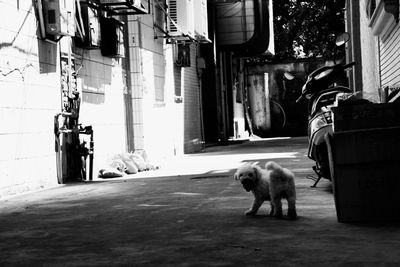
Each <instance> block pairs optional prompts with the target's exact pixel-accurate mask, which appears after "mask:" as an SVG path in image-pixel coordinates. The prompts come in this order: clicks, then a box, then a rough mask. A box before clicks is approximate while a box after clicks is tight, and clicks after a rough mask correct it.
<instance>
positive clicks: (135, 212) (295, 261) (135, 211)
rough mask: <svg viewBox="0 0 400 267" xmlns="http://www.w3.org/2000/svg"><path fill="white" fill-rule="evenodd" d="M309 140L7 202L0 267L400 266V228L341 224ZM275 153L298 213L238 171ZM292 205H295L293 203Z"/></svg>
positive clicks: (225, 153) (255, 146) (1, 207)
mask: <svg viewBox="0 0 400 267" xmlns="http://www.w3.org/2000/svg"><path fill="white" fill-rule="evenodd" d="M306 148H307V143H306V139H305V138H294V139H289V138H288V139H269V140H259V141H249V142H244V143H242V144H235V145H229V146H220V147H211V148H208V149H207V150H206V151H205V152H204V153H199V154H193V155H188V156H185V157H182V158H180V159H177V160H175V161H174V162H171V163H170V164H169V165H168V166H165V167H163V168H162V169H160V170H157V171H153V172H147V173H139V174H136V175H132V176H127V177H124V178H120V179H109V180H97V181H93V182H87V183H80V184H73V185H66V186H59V187H56V188H52V189H48V190H44V191H41V192H35V193H32V194H26V195H21V196H17V197H13V198H10V199H7V200H2V201H0V217H1V218H0V266H377V265H379V266H387V265H392V266H396V265H397V264H398V263H400V254H399V253H398V251H399V249H400V230H399V229H400V228H399V225H396V224H395V225H393V224H384V225H382V224H380V225H354V224H342V223H338V222H337V219H336V212H335V206H334V200H333V194H332V190H331V185H330V182H328V181H326V180H324V181H321V182H320V183H319V185H318V187H317V188H310V185H312V181H311V180H309V179H306V177H307V175H311V174H312V170H311V167H312V162H311V161H310V160H309V159H307V157H306V155H305V153H306ZM268 160H275V161H276V162H278V163H279V164H281V165H283V166H284V167H287V168H289V169H292V171H293V172H294V173H295V175H296V187H297V196H298V203H297V206H298V214H299V219H298V220H294V221H292V220H287V219H285V218H283V219H275V218H272V217H270V216H269V215H268V210H269V205H267V204H264V206H263V207H262V208H261V210H260V212H259V215H257V216H255V217H249V216H244V215H243V213H244V211H245V210H246V209H248V208H249V206H250V204H251V201H252V197H251V194H250V193H247V192H245V191H244V190H243V189H242V188H241V186H240V185H239V184H238V182H237V181H235V180H234V179H233V173H234V171H235V169H236V167H237V166H238V164H241V163H243V162H258V163H259V164H260V165H264V164H265V162H266V161H268ZM284 208H285V209H284V210H286V203H285V205H284Z"/></svg>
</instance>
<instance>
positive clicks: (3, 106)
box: [0, 0, 209, 197]
mask: <svg viewBox="0 0 400 267" xmlns="http://www.w3.org/2000/svg"><path fill="white" fill-rule="evenodd" d="M50 2H52V3H58V4H59V5H60V6H56V7H54V6H51V3H50ZM102 2H104V1H90V0H89V1H78V0H77V1H68V4H71V3H72V6H69V7H68V6H62V5H63V3H65V2H63V1H47V0H35V1H14V0H6V1H1V2H0V34H1V35H0V36H1V37H0V73H1V76H0V91H1V92H2V97H1V100H0V116H1V118H2V119H1V126H0V147H1V150H0V197H2V196H5V195H10V194H14V193H21V192H23V191H27V190H32V189H40V188H43V187H47V186H51V185H55V184H57V175H58V172H59V171H60V170H58V169H57V167H58V165H57V164H56V162H57V157H58V156H60V155H58V154H57V153H56V151H57V149H58V151H60V147H61V150H62V149H65V147H67V146H68V145H70V147H72V148H73V147H74V146H76V145H77V144H76V143H74V142H76V140H75V141H74V138H73V134H74V133H75V135H76V136H77V135H79V134H78V133H77V132H76V129H78V130H79V127H78V125H74V123H79V124H82V127H83V126H87V125H90V126H92V129H93V137H94V153H93V154H94V161H93V163H94V166H93V176H94V177H96V176H97V172H98V171H99V169H101V168H104V167H105V166H107V165H108V164H109V161H110V158H112V157H113V156H114V155H115V154H118V153H123V152H134V151H145V152H146V154H147V156H148V159H149V161H150V162H154V163H157V162H160V161H163V160H165V159H168V158H169V157H173V156H176V155H182V154H184V153H193V152H198V151H200V150H201V149H202V148H203V147H204V134H203V125H202V115H201V112H202V104H201V103H202V99H201V90H200V85H201V70H202V69H203V68H204V66H203V65H202V64H200V65H199V64H198V62H201V55H200V46H201V44H200V43H202V42H204V40H200V39H207V38H206V37H207V36H205V33H197V32H193V33H190V36H189V37H188V35H189V33H188V30H187V29H181V28H182V27H183V26H185V25H187V24H188V23H189V22H187V23H186V24H185V23H183V22H181V21H179V22H178V23H177V22H175V21H174V18H173V17H171V16H172V12H171V10H168V7H170V8H171V7H173V6H172V4H174V3H169V2H174V1H169V2H168V3H166V2H165V1H161V0H149V1H134V3H133V4H132V1H116V2H126V4H125V5H126V10H128V11H131V12H130V13H129V14H120V13H117V12H114V11H115V10H114V11H113V9H112V8H113V7H112V6H111V7H110V6H104V5H101V3H102ZM105 2H107V1H105ZM175 2H176V1H175ZM197 2H200V3H201V4H203V6H202V8H204V3H205V4H206V3H207V2H206V1H197ZM185 3H186V5H194V4H196V3H194V1H191V0H187V1H185ZM167 4H170V5H167ZM175 4H176V3H175ZM197 4H198V3H197ZM132 5H137V6H133V7H132ZM191 8H192V9H190V8H189V9H187V10H189V11H190V10H192V11H193V9H194V8H195V7H193V6H192V7H191ZM205 8H206V9H205V10H207V7H206V6H205ZM52 10H58V11H59V12H60V14H58V13H56V16H54V15H53V14H52V13H51V12H53V13H54V11H52ZM50 11H51V12H50ZM58 11H56V12H58ZM64 11H66V13H65V14H64V13H63V12H64ZM136 11H140V12H136ZM184 13H185V12H183V14H184ZM71 14H72V15H71ZM191 14H193V13H191ZM198 14H199V15H202V16H203V18H202V20H201V21H202V22H203V26H204V20H206V19H207V17H205V18H204V12H198ZM51 15H53V17H51ZM64 15H65V16H64ZM189 15H190V14H187V17H186V18H188V17H189ZM59 18H60V20H61V22H59V21H58V19H59ZM63 18H64V19H65V18H67V20H68V21H67V22H65V21H64V22H63V21H62V19H63ZM181 18H182V11H180V15H179V19H181ZM191 18H192V19H193V17H191ZM52 19H54V21H53V20H52ZM104 19H105V20H107V23H108V22H110V21H109V20H112V21H111V22H112V23H111V26H112V27H111V30H110V28H109V25H110V24H107V25H108V26H107V27H108V28H107V27H106V28H104V27H105V26H104V25H106V24H103V20H104ZM175 20H176V18H175ZM171 21H172V22H171ZM197 21H199V20H197ZM52 23H53V24H52ZM57 23H58V24H57ZM171 23H172V24H174V25H175V26H177V28H178V29H171V28H169V27H170V26H169V25H168V24H171ZM50 24H51V25H58V26H60V25H61V28H60V29H56V30H55V31H56V33H55V34H52V33H51V31H52V30H54V29H52V28H51V27H50V26H49V25H50ZM189 24H190V23H189ZM206 25H207V23H206ZM181 26H182V27H181ZM63 27H65V29H64V28H63ZM85 29H86V31H85ZM192 29H196V30H199V27H197V28H196V25H192ZM200 30H201V27H200ZM110 31H111V33H112V34H110ZM49 32H50V34H49ZM84 32H85V34H84ZM172 33H174V35H173V34H172ZM88 36H90V39H87V38H89V37H88ZM113 38H114V39H115V38H116V41H115V42H114V43H111V45H110V44H107V45H106V44H104V42H106V41H107V42H108V41H110V40H113ZM207 42H209V41H208V40H207ZM110 49H111V50H110ZM68 107H69V108H70V109H72V111H71V110H69V111H68V110H67V108H68ZM56 114H58V115H59V117H58V119H57V120H56V119H55V115H56ZM66 121H69V124H67V123H66ZM71 122H73V123H71ZM66 125H67V126H68V125H69V126H71V125H72V126H71V127H72V128H71V129H66V128H65V126H66ZM55 128H57V130H56V129H55ZM67 128H68V127H67ZM74 129H75V130H74ZM55 132H58V137H60V136H63V139H64V140H63V142H61V143H59V144H58V145H59V146H58V148H57V144H55V141H56V140H57V138H56V135H55ZM79 136H80V135H79ZM84 138H85V137H84V136H82V139H84ZM62 152H63V153H64V154H68V153H69V151H68V149H67V150H66V151H65V150H64V151H62ZM60 157H61V159H62V157H68V156H66V155H64V156H60ZM62 160H64V161H65V160H66V161H67V162H66V163H65V162H64V165H66V167H65V166H64V167H63V168H64V169H62V170H61V172H65V171H66V170H65V168H67V169H68V168H74V164H72V165H70V163H69V162H68V159H65V158H64V159H62ZM62 175H65V174H62ZM67 178H68V179H69V178H71V177H67ZM68 179H67V180H68ZM58 182H60V180H59V181H58Z"/></svg>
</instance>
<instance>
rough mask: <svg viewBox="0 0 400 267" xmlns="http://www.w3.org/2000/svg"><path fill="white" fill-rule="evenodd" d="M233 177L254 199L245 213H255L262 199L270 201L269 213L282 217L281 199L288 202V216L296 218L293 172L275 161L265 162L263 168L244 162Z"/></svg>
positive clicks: (262, 201)
mask: <svg viewBox="0 0 400 267" xmlns="http://www.w3.org/2000/svg"><path fill="white" fill-rule="evenodd" d="M234 178H235V179H236V180H239V181H240V182H241V183H242V186H243V188H244V189H245V190H246V191H248V192H249V191H251V192H252V193H253V195H254V200H253V204H252V206H251V208H250V209H249V210H247V211H246V212H245V214H246V215H255V214H256V213H257V211H258V209H259V208H260V207H261V205H262V204H263V203H264V201H266V200H268V201H270V202H271V211H270V215H272V216H274V217H277V218H281V217H282V199H286V200H287V202H288V217H289V218H291V219H295V218H297V212H296V188H295V184H294V174H293V173H292V172H291V171H290V170H288V169H286V168H282V167H281V166H280V165H278V164H277V163H275V162H273V161H270V162H267V163H266V164H265V169H262V168H260V167H259V166H257V165H256V164H245V165H243V166H241V167H240V168H238V169H237V171H236V173H235V175H234Z"/></svg>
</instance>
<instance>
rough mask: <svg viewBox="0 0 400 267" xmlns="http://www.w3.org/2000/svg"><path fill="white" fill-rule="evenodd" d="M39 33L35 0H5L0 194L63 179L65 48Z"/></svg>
mask: <svg viewBox="0 0 400 267" xmlns="http://www.w3.org/2000/svg"><path fill="white" fill-rule="evenodd" d="M36 32H37V21H36V17H35V12H34V8H33V7H32V1H1V2H0V92H1V96H0V118H1V119H0V197H1V196H2V195H5V194H13V193H19V192H23V191H26V190H28V189H37V188H40V187H42V186H48V185H52V184H56V183H57V178H56V171H55V167H56V165H55V152H54V134H53V117H54V114H55V113H57V112H59V111H60V107H61V106H60V101H61V93H60V67H59V57H58V52H59V50H58V46H57V45H55V44H51V43H48V42H45V41H41V40H39V39H38V38H37V35H36Z"/></svg>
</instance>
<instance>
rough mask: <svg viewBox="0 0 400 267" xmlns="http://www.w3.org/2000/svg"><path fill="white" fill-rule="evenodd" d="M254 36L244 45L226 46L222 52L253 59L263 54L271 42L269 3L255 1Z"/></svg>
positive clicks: (266, 0) (263, 0) (259, 0)
mask: <svg viewBox="0 0 400 267" xmlns="http://www.w3.org/2000/svg"><path fill="white" fill-rule="evenodd" d="M253 7H254V34H253V36H252V37H251V38H250V39H249V40H248V41H247V42H245V43H243V44H234V45H224V46H222V47H221V50H224V51H231V52H233V53H234V56H235V57H251V56H258V55H261V54H263V53H264V52H266V51H267V50H268V46H269V42H270V40H269V39H270V28H269V1H268V0H253Z"/></svg>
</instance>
